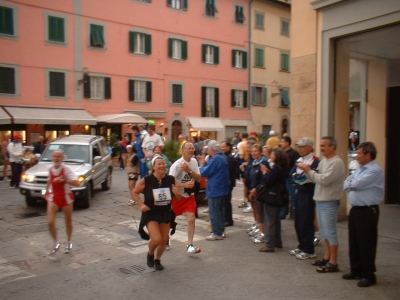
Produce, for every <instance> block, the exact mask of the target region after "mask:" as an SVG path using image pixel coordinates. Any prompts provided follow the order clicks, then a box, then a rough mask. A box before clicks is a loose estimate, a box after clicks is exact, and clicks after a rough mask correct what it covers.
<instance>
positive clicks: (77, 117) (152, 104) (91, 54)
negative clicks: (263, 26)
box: [0, 0, 251, 143]
mask: <svg viewBox="0 0 400 300" xmlns="http://www.w3.org/2000/svg"><path fill="white" fill-rule="evenodd" d="M247 10H248V1H245V0H235V1H230V0H224V1H222V0H212V1H210V0H157V1H151V0H118V1H106V0H85V1H83V0H53V1H45V0H19V1H3V0H0V18H1V20H0V106H1V110H0V135H1V136H0V138H1V139H2V138H3V136H4V134H5V133H6V132H8V131H12V132H13V133H14V132H15V133H17V132H18V133H22V134H23V135H24V138H25V139H26V141H27V142H28V143H31V142H34V140H35V138H36V136H37V135H39V134H44V135H46V137H50V138H54V137H56V136H58V135H60V134H68V133H69V134H73V133H77V132H86V133H96V134H102V135H108V134H110V132H117V133H118V134H123V133H125V132H131V130H130V128H129V124H123V125H121V124H119V125H116V124H112V123H110V124H108V123H98V122H97V119H96V117H98V116H101V115H106V114H120V113H125V112H128V113H135V114H138V115H141V116H143V117H145V118H146V119H152V120H154V121H155V124H156V126H157V132H160V133H162V134H164V135H165V136H166V137H167V138H169V139H170V138H176V137H177V135H178V134H179V133H181V132H182V133H184V134H187V135H189V134H190V135H202V136H203V137H210V138H217V139H223V138H225V137H226V136H233V132H234V131H235V130H241V131H245V130H247V128H248V127H249V126H250V122H251V121H250V114H249V110H248V108H247V91H248V88H249V86H248V82H249V78H248V74H249V73H248V68H247V60H248V55H247V51H248V50H247V49H248V24H247V15H248V11H247Z"/></svg>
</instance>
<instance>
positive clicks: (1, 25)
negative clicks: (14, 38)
mask: <svg viewBox="0 0 400 300" xmlns="http://www.w3.org/2000/svg"><path fill="white" fill-rule="evenodd" d="M0 17H1V22H0V33H4V34H10V35H14V15H13V10H12V8H8V7H0Z"/></svg>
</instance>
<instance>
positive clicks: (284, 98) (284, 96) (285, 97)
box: [281, 88, 290, 106]
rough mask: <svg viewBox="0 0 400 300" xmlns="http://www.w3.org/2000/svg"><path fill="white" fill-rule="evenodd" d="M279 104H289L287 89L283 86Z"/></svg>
mask: <svg viewBox="0 0 400 300" xmlns="http://www.w3.org/2000/svg"><path fill="white" fill-rule="evenodd" d="M281 100H282V102H281V105H282V106H290V98H289V89H287V88H283V89H282V91H281Z"/></svg>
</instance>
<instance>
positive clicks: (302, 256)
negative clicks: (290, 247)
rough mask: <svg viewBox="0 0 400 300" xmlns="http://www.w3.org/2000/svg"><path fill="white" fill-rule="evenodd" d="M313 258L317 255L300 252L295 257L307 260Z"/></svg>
mask: <svg viewBox="0 0 400 300" xmlns="http://www.w3.org/2000/svg"><path fill="white" fill-rule="evenodd" d="M314 257H317V255H316V254H315V253H310V254H308V253H304V252H301V253H299V254H297V255H296V258H297V259H309V258H314Z"/></svg>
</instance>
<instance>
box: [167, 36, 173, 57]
mask: <svg viewBox="0 0 400 300" xmlns="http://www.w3.org/2000/svg"><path fill="white" fill-rule="evenodd" d="M173 42H174V40H173V39H168V57H169V58H172V47H173V46H172V44H173Z"/></svg>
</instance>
